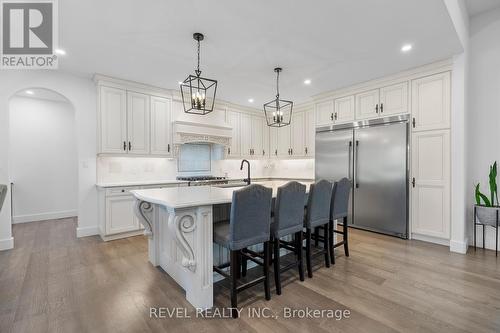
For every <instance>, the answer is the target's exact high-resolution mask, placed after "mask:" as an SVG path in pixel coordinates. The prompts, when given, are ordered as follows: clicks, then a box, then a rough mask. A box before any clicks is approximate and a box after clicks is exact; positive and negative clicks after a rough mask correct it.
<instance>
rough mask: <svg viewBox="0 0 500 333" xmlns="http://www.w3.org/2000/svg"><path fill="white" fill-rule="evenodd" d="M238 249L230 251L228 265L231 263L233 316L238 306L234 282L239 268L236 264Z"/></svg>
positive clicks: (236, 315) (236, 313)
mask: <svg viewBox="0 0 500 333" xmlns="http://www.w3.org/2000/svg"><path fill="white" fill-rule="evenodd" d="M238 255H239V253H238V251H231V259H230V265H231V273H230V275H231V279H230V280H231V315H232V317H233V318H238V311H237V310H236V308H237V307H238V296H237V291H236V282H237V275H238V271H239V270H240V267H239V266H238Z"/></svg>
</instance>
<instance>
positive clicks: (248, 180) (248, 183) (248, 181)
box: [240, 160, 251, 185]
mask: <svg viewBox="0 0 500 333" xmlns="http://www.w3.org/2000/svg"><path fill="white" fill-rule="evenodd" d="M245 162H247V166H248V169H247V171H248V176H247V179H243V181H244V182H245V183H247V185H250V182H251V181H250V162H248V161H247V160H243V161H241V166H240V170H243V164H244V163H245Z"/></svg>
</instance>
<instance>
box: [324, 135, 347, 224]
mask: <svg viewBox="0 0 500 333" xmlns="http://www.w3.org/2000/svg"><path fill="white" fill-rule="evenodd" d="M353 140H354V132H353V129H352V128H351V129H348V130H337V131H328V132H319V133H316V148H315V156H316V160H315V162H314V165H315V168H316V170H315V175H316V180H319V179H326V180H328V181H331V182H335V181H338V180H340V179H342V178H344V177H347V178H349V179H352V175H353V168H354V166H353V145H354V141H353ZM352 202H353V201H352V192H351V200H349V215H348V216H347V223H348V224H352Z"/></svg>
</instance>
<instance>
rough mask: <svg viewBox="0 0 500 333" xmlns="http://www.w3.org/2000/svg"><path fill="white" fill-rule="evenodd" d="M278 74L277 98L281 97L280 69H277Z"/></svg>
mask: <svg viewBox="0 0 500 333" xmlns="http://www.w3.org/2000/svg"><path fill="white" fill-rule="evenodd" d="M277 73H278V74H277V75H276V98H278V99H279V98H280V84H279V81H280V71H277Z"/></svg>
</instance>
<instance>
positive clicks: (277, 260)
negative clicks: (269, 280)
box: [273, 238, 281, 295]
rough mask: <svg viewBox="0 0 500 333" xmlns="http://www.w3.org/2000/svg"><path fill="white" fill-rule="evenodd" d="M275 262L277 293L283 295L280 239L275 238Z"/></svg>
mask: <svg viewBox="0 0 500 333" xmlns="http://www.w3.org/2000/svg"><path fill="white" fill-rule="evenodd" d="M273 248H274V256H273V264H274V284H275V286H276V294H277V295H281V272H280V239H279V238H274V239H273Z"/></svg>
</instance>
